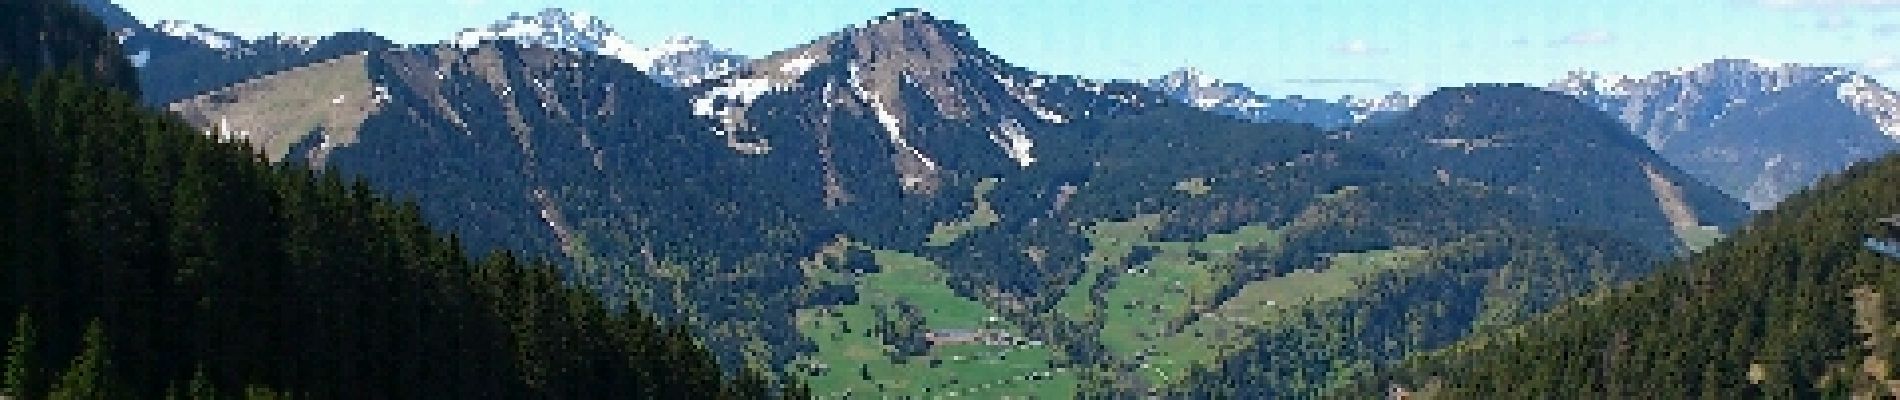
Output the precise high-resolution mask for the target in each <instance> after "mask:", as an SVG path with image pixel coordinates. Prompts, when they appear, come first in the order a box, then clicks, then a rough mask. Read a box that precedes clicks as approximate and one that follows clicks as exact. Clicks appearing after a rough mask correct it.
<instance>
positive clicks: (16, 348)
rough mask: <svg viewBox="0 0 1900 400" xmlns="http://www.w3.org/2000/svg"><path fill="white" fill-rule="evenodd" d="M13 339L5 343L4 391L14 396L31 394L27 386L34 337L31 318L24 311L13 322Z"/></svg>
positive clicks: (29, 383)
mask: <svg viewBox="0 0 1900 400" xmlns="http://www.w3.org/2000/svg"><path fill="white" fill-rule="evenodd" d="M13 330H14V333H13V340H12V341H10V342H9V343H8V344H7V367H6V368H7V370H6V382H5V387H4V388H3V389H4V391H3V392H4V393H5V394H7V395H11V396H14V397H16V398H26V397H29V396H31V395H32V393H31V392H30V391H28V388H29V386H30V385H32V379H33V378H34V376H33V375H34V374H33V362H34V360H33V350H34V344H35V343H34V341H35V340H38V338H36V337H34V330H33V318H32V316H31V315H29V314H28V313H27V312H26V311H21V312H20V318H19V320H18V321H17V322H15V324H14V328H13Z"/></svg>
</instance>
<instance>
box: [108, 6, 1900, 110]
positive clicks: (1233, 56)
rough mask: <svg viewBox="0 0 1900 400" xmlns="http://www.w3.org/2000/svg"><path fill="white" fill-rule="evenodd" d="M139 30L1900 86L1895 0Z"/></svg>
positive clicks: (274, 11)
mask: <svg viewBox="0 0 1900 400" xmlns="http://www.w3.org/2000/svg"><path fill="white" fill-rule="evenodd" d="M115 1H117V2H118V3H119V4H120V5H121V6H123V7H125V8H126V10H127V11H130V12H131V13H132V14H133V15H134V16H137V17H138V18H139V19H140V20H141V21H143V22H146V23H152V22H155V21H158V20H169V19H180V20H187V21H191V22H196V23H200V24H204V25H206V26H210V27H212V28H214V29H218V30H223V31H229V32H234V33H237V34H240V35H244V36H247V37H255V36H262V35H265V34H269V33H284V34H291V35H324V34H328V33H331V32H339V31H353V30H367V31H371V32H376V33H379V34H382V35H383V36H385V37H388V38H390V39H391V40H394V41H396V42H399V43H434V42H439V41H442V40H444V39H447V38H449V37H451V36H452V35H454V33H455V32H457V31H460V30H462V29H464V28H471V27H478V26H485V25H487V24H490V23H493V22H495V21H497V20H501V19H504V18H506V17H508V16H509V15H511V14H516V13H520V14H532V13H535V12H538V11H539V10H542V9H545V8H550V7H558V8H563V9H567V10H569V11H581V12H587V13H590V14H593V15H595V16H598V17H600V18H601V19H603V20H605V21H606V22H607V23H608V24H609V25H610V26H612V27H614V28H615V30H617V31H618V32H619V33H620V34H621V35H622V36H624V37H626V38H628V39H630V40H633V41H635V42H636V43H658V42H660V41H662V40H664V39H665V38H667V37H671V36H676V35H691V36H694V37H698V38H701V39H705V40H708V41H710V42H712V43H713V44H714V45H716V46H718V47H724V48H731V49H732V50H734V51H735V52H737V53H739V54H744V55H747V56H754V57H756V56H763V55H766V54H770V53H771V52H773V51H777V50H781V49H785V48H788V47H792V46H796V45H799V44H802V43H806V42H809V41H811V40H812V39H815V38H818V37H820V36H823V35H825V34H827V33H830V32H834V31H837V30H839V29H842V28H843V27H845V26H847V25H854V24H863V23H864V22H866V21H868V20H870V19H872V18H875V17H877V16H879V15H883V14H885V13H887V12H890V11H891V10H893V9H897V8H905V7H910V8H920V9H923V10H924V11H927V12H929V13H931V14H932V15H935V16H937V17H938V18H943V19H949V20H954V21H957V22H959V23H961V24H963V25H964V26H966V27H968V28H969V30H970V32H971V34H972V35H973V36H974V37H975V38H976V40H977V41H978V42H979V43H980V44H981V45H982V46H983V47H984V48H985V49H988V50H989V51H991V52H992V53H995V54H996V55H998V56H1000V57H1002V58H1003V59H1005V60H1009V61H1010V62H1011V63H1012V64H1014V65H1016V66H1020V67H1024V68H1029V69H1031V70H1036V71H1039V72H1043V73H1048V74H1059V75H1079V76H1083V77H1087V78H1093V79H1149V78H1154V77H1158V76H1161V75H1162V74H1166V73H1168V72H1169V71H1173V70H1176V69H1179V68H1182V67H1194V68H1196V69H1199V70H1200V71H1202V72H1203V73H1204V74H1206V75H1208V76H1211V77H1216V78H1220V79H1222V80H1223V81H1228V82H1238V83H1241V84H1245V85H1247V86H1249V87H1252V88H1254V89H1255V91H1257V92H1261V93H1264V94H1269V95H1273V96H1291V95H1299V96H1304V97H1309V98H1312V97H1317V98H1329V99H1330V98H1338V97H1340V96H1342V95H1354V96H1367V95H1376V94H1383V93H1389V92H1391V91H1395V90H1397V91H1406V92H1413V93H1422V92H1425V91H1428V90H1429V89H1430V88H1434V87H1439V86H1458V85H1462V84H1467V83H1479V82H1487V83H1489V82H1526V83H1539V84H1541V83H1544V82H1549V81H1551V80H1554V79H1557V78H1560V77H1562V76H1563V75H1564V73H1565V72H1567V71H1575V70H1592V71H1603V72H1610V73H1630V74H1641V73H1647V72H1650V71H1657V70H1671V69H1676V68H1682V67H1689V66H1693V65H1696V64H1700V63H1704V62H1708V61H1709V60H1713V59H1716V58H1749V59H1755V60H1763V61H1769V62H1774V63H1780V62H1794V63H1803V64H1816V65H1830V66H1844V67H1850V68H1854V69H1856V70H1859V71H1861V72H1864V73H1868V74H1871V75H1873V76H1874V77H1875V78H1876V79H1877V80H1880V81H1882V82H1885V83H1888V86H1893V84H1892V83H1891V82H1893V81H1896V80H1900V0H1693V1H1692V0H1441V1H1420V2H1412V1H1403V0H1208V1H1123V0H1106V1H1077V0H1034V1H992V0H962V1H921V0H913V1H884V0H864V1H843V0H812V1H731V0H675V1H641V0H531V1H509V0H430V1H425V0H324V1H321V2H318V1H304V0H295V1H284V0H276V1H271V2H269V5H260V3H265V2H261V1H258V0H115Z"/></svg>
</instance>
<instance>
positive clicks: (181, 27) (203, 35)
mask: <svg viewBox="0 0 1900 400" xmlns="http://www.w3.org/2000/svg"><path fill="white" fill-rule="evenodd" d="M152 30H153V31H155V32H158V33H160V34H164V35H166V36H172V37H177V38H180V39H185V40H190V41H193V42H197V43H200V44H203V45H205V46H206V47H210V48H213V49H219V50H229V49H232V48H236V47H238V46H243V45H244V38H242V37H238V35H236V34H232V33H228V32H220V31H218V30H215V29H211V28H209V27H206V26H204V25H199V24H195V23H191V22H186V21H180V20H164V21H158V23H155V24H152Z"/></svg>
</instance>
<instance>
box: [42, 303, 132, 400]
mask: <svg viewBox="0 0 1900 400" xmlns="http://www.w3.org/2000/svg"><path fill="white" fill-rule="evenodd" d="M110 352H111V348H110V347H109V346H108V344H107V343H106V333H105V327H104V326H103V324H102V323H100V322H99V320H98V319H94V320H93V321H92V323H91V324H89V325H87V326H86V337H85V350H84V351H83V352H81V353H80V354H79V357H78V358H75V359H73V366H72V367H71V368H68V369H67V370H66V373H65V374H64V375H62V376H60V378H59V384H58V385H57V386H55V387H54V388H53V392H52V393H51V394H50V395H48V396H47V398H49V399H52V400H113V399H118V398H121V396H119V394H118V393H117V391H116V390H115V389H116V388H114V387H113V385H114V384H115V383H114V382H113V380H112V360H111V355H110Z"/></svg>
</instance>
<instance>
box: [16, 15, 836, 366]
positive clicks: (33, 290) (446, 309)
mask: <svg viewBox="0 0 1900 400" xmlns="http://www.w3.org/2000/svg"><path fill="white" fill-rule="evenodd" d="M0 11H5V12H4V13H0V15H6V16H8V18H18V20H30V21H39V23H22V24H5V25H0V37H7V38H21V37H33V36H47V37H53V36H58V37H62V38H64V39H66V40H57V41H54V40H47V41H37V42H36V43H37V45H38V46H47V47H43V48H37V49H35V48H31V47H29V48H26V49H24V51H19V52H9V53H4V55H5V56H7V57H8V58H0V66H6V67H7V68H8V69H9V70H11V71H14V72H25V73H26V75H24V78H29V79H30V80H31V83H30V84H23V83H21V82H16V81H10V80H9V81H0V127H4V129H0V131H3V132H4V134H6V135H7V138H6V142H7V143H8V145H7V146H5V147H4V148H0V165H6V166H8V167H7V168H5V169H0V182H4V184H0V231H4V232H6V233H7V235H6V239H5V240H0V285H3V286H0V287H4V289H0V312H3V313H5V315H7V317H6V318H4V322H0V327H4V332H6V334H7V335H8V336H9V338H10V339H9V340H8V342H7V343H8V345H7V347H6V350H5V364H4V381H0V393H3V394H4V396H0V397H8V398H21V399H40V398H53V399H144V398H178V397H186V396H188V397H189V398H199V399H212V398H219V399H222V398H240V397H241V398H251V399H257V398H313V399H363V398H391V399H395V398H444V397H449V398H587V397H645V398H762V397H771V396H774V395H775V394H783V395H785V397H797V396H800V395H802V392H800V391H799V389H798V388H797V387H796V386H786V387H783V388H781V387H778V385H774V384H772V383H770V382H769V381H767V380H764V379H763V378H760V377H759V376H758V375H757V374H756V373H755V371H753V370H750V369H745V368H733V369H732V370H733V371H734V373H730V374H728V373H726V372H724V371H723V370H722V368H720V366H719V365H718V364H716V363H715V360H714V358H713V356H712V355H711V354H710V352H708V351H707V350H706V348H705V347H704V346H702V345H700V344H699V343H698V342H697V341H696V340H695V339H693V337H692V336H691V335H690V333H689V332H688V331H687V330H684V329H681V328H679V327H674V326H669V325H667V324H663V323H660V322H657V321H655V320H654V319H652V318H651V317H649V316H647V315H646V314H643V313H637V312H636V313H628V312H619V311H614V310H613V309H611V308H610V307H609V305H608V304H607V302H605V301H603V300H602V299H601V298H600V297H599V296H598V295H596V294H594V293H593V292H591V291H588V290H585V289H581V288H574V287H572V286H570V285H568V284H567V283H565V282H564V281H563V280H562V279H561V277H560V276H558V275H557V274H556V273H555V272H554V271H555V270H554V269H553V267H552V266H550V265H548V264H547V263H545V262H541V261H536V260H531V259H524V258H520V257H518V256H517V255H515V254H514V253H509V252H493V253H489V254H487V255H485V256H482V257H471V256H468V255H467V254H466V253H464V252H463V249H462V246H461V244H460V243H459V242H458V239H456V237H455V236H454V235H443V234H437V233H435V232H434V231H432V230H431V229H430V228H429V226H428V224H427V223H425V220H424V217H423V216H422V212H421V211H420V210H419V208H418V207H417V206H416V205H415V204H414V203H412V202H404V201H397V200H392V199H390V198H388V197H384V196H382V195H378V194H376V193H374V192H372V191H371V190H370V189H369V186H368V185H367V184H365V183H363V182H362V181H353V180H346V179H344V178H342V176H341V175H339V174H335V173H328V172H317V171H313V170H310V169H308V168H304V167H299V166H294V165H287V164H276V163H269V162H266V161H265V160H263V159H261V158H260V157H258V156H257V155H256V154H255V153H253V152H252V150H251V148H250V147H249V146H248V145H246V144H243V143H241V142H232V141H224V140H219V139H218V138H213V137H206V136H204V135H202V134H201V132H199V131H198V130H196V129H194V128H191V127H190V126H189V125H188V124H186V123H185V122H184V121H181V120H179V119H177V118H175V117H173V116H171V115H170V114H164V113H160V112H156V111H152V110H148V109H144V108H143V107H142V106H140V104H139V103H138V100H137V99H136V98H134V97H133V96H132V95H131V94H129V93H127V92H124V91H121V90H118V89H117V88H114V87H111V86H110V85H115V84H120V83H122V82H124V81H123V80H121V79H119V78H121V77H120V76H117V75H114V74H102V73H101V71H107V72H109V71H129V68H130V67H129V66H126V65H124V59H123V58H121V56H119V55H118V54H117V51H118V50H117V48H116V47H115V46H114V42H113V41H112V40H111V39H110V37H109V36H106V35H105V33H104V31H103V30H99V29H96V27H97V22H95V21H92V20H91V19H90V17H87V16H85V15H84V14H83V13H82V12H81V11H79V10H78V9H76V8H73V7H71V6H70V5H68V4H65V3H64V2H60V1H50V0H48V1H41V0H30V1H24V2H21V1H9V2H5V3H0ZM14 12H19V14H16V13H14ZM66 28H75V29H73V30H74V31H77V33H74V32H66V31H61V30H60V29H66ZM36 30H39V32H36ZM88 31H89V32H88ZM87 33H89V34H91V35H93V37H92V38H91V39H86V38H85V37H84V36H82V35H81V34H87ZM64 35H73V36H64ZM15 44H17V42H16V43H15ZM8 50H9V51H18V50H22V49H20V48H18V47H12V48H8ZM20 54H28V55H42V56H44V55H59V56H61V57H62V58H50V57H42V58H39V59H38V60H39V61H37V62H22V60H21V59H19V58H12V57H15V56H18V55H20ZM28 60H29V61H30V60H33V58H31V57H29V58H28ZM100 63H117V65H116V66H111V67H99V65H100ZM55 71H61V72H55ZM14 76H19V75H14ZM102 79H103V80H102Z"/></svg>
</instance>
